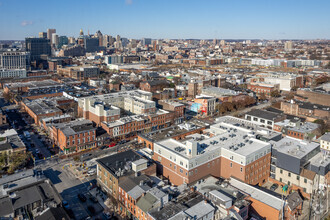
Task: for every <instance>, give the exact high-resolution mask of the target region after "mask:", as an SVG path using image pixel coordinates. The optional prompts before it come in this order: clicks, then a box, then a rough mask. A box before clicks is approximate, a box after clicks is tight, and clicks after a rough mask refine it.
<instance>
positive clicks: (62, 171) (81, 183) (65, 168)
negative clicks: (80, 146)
mask: <svg viewBox="0 0 330 220" xmlns="http://www.w3.org/2000/svg"><path fill="white" fill-rule="evenodd" d="M69 164H70V163H67V164H62V163H59V164H54V165H52V166H50V167H47V169H46V170H44V174H45V176H46V177H48V178H49V179H50V180H51V181H52V183H53V184H54V186H55V188H56V189H57V190H58V192H59V193H60V194H61V196H62V198H63V200H64V201H67V203H68V210H69V211H68V213H69V214H70V215H71V218H75V219H87V218H91V219H108V218H107V217H106V216H105V214H104V213H105V212H110V213H112V212H111V211H110V210H109V209H108V208H107V206H105V201H106V200H107V196H106V194H104V193H102V192H101V191H99V190H98V188H97V187H96V180H95V177H96V175H95V174H94V175H88V176H87V177H85V178H77V177H76V176H75V175H74V173H72V172H71V170H70V166H69ZM78 194H83V195H84V196H85V197H86V201H83V200H81V199H80V198H79V197H78ZM105 210H106V211H105ZM114 219H116V218H114Z"/></svg>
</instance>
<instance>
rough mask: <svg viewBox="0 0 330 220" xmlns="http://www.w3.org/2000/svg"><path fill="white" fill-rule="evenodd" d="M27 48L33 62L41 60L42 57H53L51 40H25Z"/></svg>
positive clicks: (29, 38)
mask: <svg viewBox="0 0 330 220" xmlns="http://www.w3.org/2000/svg"><path fill="white" fill-rule="evenodd" d="M25 48H26V50H27V51H28V52H30V59H31V61H38V60H40V56H41V55H51V48H50V40H49V39H45V38H33V37H28V38H25Z"/></svg>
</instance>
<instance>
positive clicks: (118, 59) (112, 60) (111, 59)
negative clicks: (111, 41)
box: [104, 55, 124, 64]
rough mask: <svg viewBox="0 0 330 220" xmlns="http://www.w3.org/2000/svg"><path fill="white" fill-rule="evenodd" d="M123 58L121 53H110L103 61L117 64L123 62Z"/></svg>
mask: <svg viewBox="0 0 330 220" xmlns="http://www.w3.org/2000/svg"><path fill="white" fill-rule="evenodd" d="M123 58H124V57H123V56H121V55H110V56H106V57H105V58H104V62H105V63H106V64H119V63H123V62H124V61H123Z"/></svg>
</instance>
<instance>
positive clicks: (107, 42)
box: [102, 34, 111, 47]
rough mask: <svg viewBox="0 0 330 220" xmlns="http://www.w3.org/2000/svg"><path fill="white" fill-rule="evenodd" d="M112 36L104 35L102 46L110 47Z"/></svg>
mask: <svg viewBox="0 0 330 220" xmlns="http://www.w3.org/2000/svg"><path fill="white" fill-rule="evenodd" d="M110 38H111V36H110V35H106V34H105V35H103V38H102V46H104V47H108V46H110V44H109V43H110Z"/></svg>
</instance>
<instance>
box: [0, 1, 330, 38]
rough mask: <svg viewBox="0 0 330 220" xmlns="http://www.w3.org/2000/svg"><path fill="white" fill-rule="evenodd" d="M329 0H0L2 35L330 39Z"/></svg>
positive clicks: (9, 36)
mask: <svg viewBox="0 0 330 220" xmlns="http://www.w3.org/2000/svg"><path fill="white" fill-rule="evenodd" d="M329 9H330V0H309V1H307V0H0V40H23V39H24V38H25V37H31V36H38V33H39V32H46V31H47V29H48V28H55V29H56V32H57V33H58V35H59V36H61V35H66V36H74V37H77V36H78V35H79V31H80V29H83V31H84V33H86V34H87V32H88V30H89V32H90V33H91V34H94V33H95V32H96V31H98V30H100V31H101V32H102V33H103V34H110V35H112V36H116V35H120V36H121V37H127V38H134V39H140V38H143V37H150V38H153V39H215V38H216V39H330V13H329Z"/></svg>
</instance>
